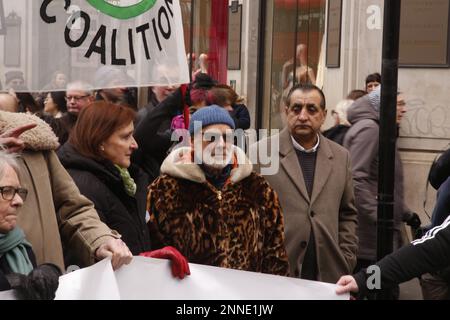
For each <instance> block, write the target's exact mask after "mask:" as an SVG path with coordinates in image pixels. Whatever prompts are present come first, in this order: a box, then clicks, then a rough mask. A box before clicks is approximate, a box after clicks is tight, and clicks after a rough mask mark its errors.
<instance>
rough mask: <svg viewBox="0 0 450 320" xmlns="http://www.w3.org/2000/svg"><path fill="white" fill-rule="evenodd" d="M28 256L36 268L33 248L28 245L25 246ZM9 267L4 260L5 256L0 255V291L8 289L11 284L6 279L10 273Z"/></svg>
mask: <svg viewBox="0 0 450 320" xmlns="http://www.w3.org/2000/svg"><path fill="white" fill-rule="evenodd" d="M26 249H27V253H28V258H29V259H30V261H31V263H32V264H33V267H35V268H36V257H35V256H34V253H33V250H32V249H31V248H29V247H26ZM11 272H12V271H11V268H10V267H9V265H8V262H7V261H6V257H5V256H3V257H0V291H4V290H10V289H11V286H10V285H9V282H8V280H7V279H6V275H7V274H10V273H11Z"/></svg>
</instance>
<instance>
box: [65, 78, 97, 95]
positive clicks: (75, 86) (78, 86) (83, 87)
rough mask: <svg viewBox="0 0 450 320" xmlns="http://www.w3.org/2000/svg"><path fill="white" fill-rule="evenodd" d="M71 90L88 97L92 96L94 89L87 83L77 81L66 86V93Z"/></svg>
mask: <svg viewBox="0 0 450 320" xmlns="http://www.w3.org/2000/svg"><path fill="white" fill-rule="evenodd" d="M71 90H80V91H83V92H85V93H86V94H89V95H91V96H92V95H94V87H92V85H90V84H89V83H87V82H84V81H81V80H77V81H73V82H69V83H68V84H67V86H66V92H67V91H71Z"/></svg>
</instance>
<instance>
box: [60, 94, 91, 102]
mask: <svg viewBox="0 0 450 320" xmlns="http://www.w3.org/2000/svg"><path fill="white" fill-rule="evenodd" d="M89 96H90V95H89V94H87V95H85V96H79V97H77V96H66V97H65V99H66V101H67V102H69V101H71V100H72V99H73V100H75V102H77V101H80V100H83V99H84V98H87V97H89Z"/></svg>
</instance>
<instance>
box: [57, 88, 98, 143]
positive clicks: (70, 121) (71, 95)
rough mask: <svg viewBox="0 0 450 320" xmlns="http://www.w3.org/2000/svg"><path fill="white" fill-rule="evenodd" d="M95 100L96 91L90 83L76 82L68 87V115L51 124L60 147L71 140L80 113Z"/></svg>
mask: <svg viewBox="0 0 450 320" xmlns="http://www.w3.org/2000/svg"><path fill="white" fill-rule="evenodd" d="M94 99H95V97H94V91H93V90H92V87H91V86H90V85H89V84H88V83H85V82H82V81H75V82H71V83H69V84H68V85H67V90H66V102H67V113H66V114H64V115H63V116H62V117H61V118H59V119H54V120H52V122H51V123H50V126H51V127H52V129H53V131H54V132H55V134H56V136H57V137H58V139H59V143H60V145H63V144H64V143H65V142H66V141H67V140H68V139H69V134H70V131H72V128H73V126H74V125H75V122H76V121H77V119H78V114H79V113H80V111H81V110H82V109H83V108H85V107H87V106H88V105H90V104H91V103H92V102H93V101H94Z"/></svg>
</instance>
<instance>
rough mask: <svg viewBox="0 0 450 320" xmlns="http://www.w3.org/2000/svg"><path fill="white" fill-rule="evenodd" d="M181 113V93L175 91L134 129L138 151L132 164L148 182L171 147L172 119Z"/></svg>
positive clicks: (155, 176) (154, 177)
mask: <svg viewBox="0 0 450 320" xmlns="http://www.w3.org/2000/svg"><path fill="white" fill-rule="evenodd" d="M182 111H183V99H182V92H181V89H177V90H175V92H174V93H172V94H171V95H170V96H168V97H167V98H166V99H165V100H164V101H162V102H161V103H160V104H158V105H157V106H156V107H155V108H154V109H153V110H151V111H150V112H148V113H147V114H146V115H145V117H144V118H143V119H141V120H140V122H139V124H138V125H137V127H136V130H135V132H134V138H135V139H136V142H137V143H138V145H139V149H138V150H136V151H135V152H134V153H133V158H132V162H133V163H136V164H137V165H139V166H140V167H141V168H142V169H144V171H145V172H146V173H147V174H148V176H149V178H150V182H151V181H153V180H154V179H156V178H157V177H158V176H159V172H160V171H159V170H160V167H161V164H162V162H163V161H164V159H165V158H166V157H167V153H168V150H169V149H170V147H171V146H172V141H171V136H172V130H171V129H170V126H171V123H172V118H173V117H175V116H176V115H179V114H181V113H182Z"/></svg>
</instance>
